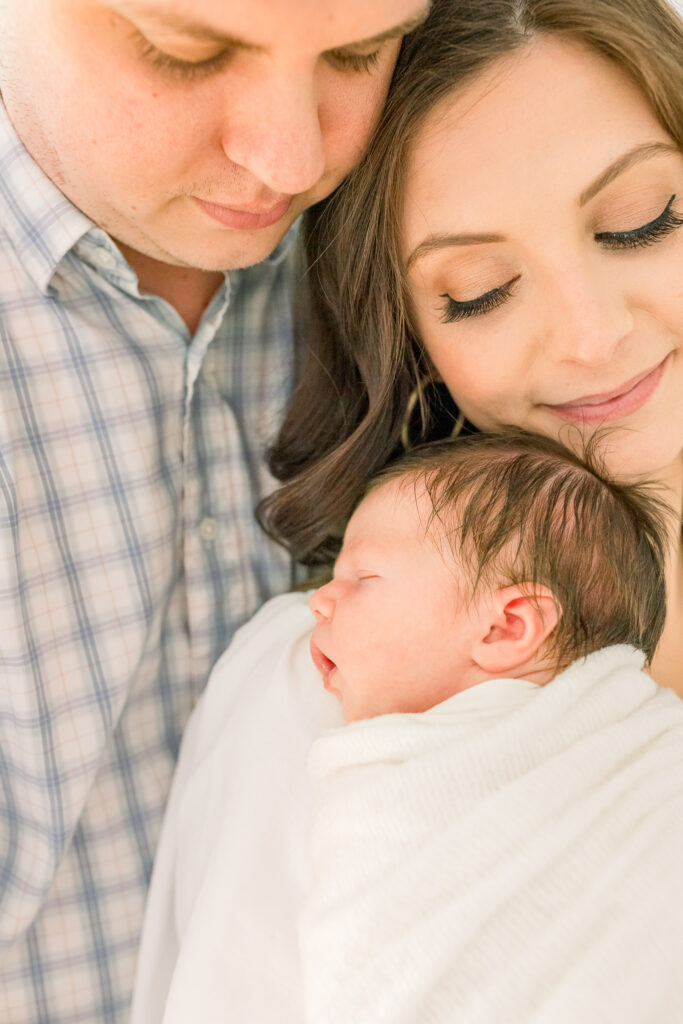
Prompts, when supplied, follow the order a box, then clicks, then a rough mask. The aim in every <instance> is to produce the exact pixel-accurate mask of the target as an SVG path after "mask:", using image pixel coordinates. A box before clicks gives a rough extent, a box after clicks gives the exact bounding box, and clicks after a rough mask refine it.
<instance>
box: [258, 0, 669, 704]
mask: <svg viewBox="0 0 683 1024" xmlns="http://www.w3.org/2000/svg"><path fill="white" fill-rule="evenodd" d="M435 7H436V11H435V15H436V16H435V18H434V20H433V21H432V20H430V21H428V22H427V23H426V24H425V26H424V27H423V28H422V29H421V30H420V31H419V32H417V33H415V34H414V35H413V36H412V37H411V38H410V39H409V41H408V42H407V44H406V46H405V49H404V52H403V53H402V56H401V62H400V64H399V67H398V69H397V77H396V81H395V84H394V87H393V89H392V93H391V95H390V99H389V103H388V106H387V110H386V113H385V116H384V119H383V121H382V124H381V126H380V129H379V131H378V133H377V137H376V140H375V143H374V145H373V147H372V149H371V151H370V153H369V154H368V156H367V158H366V159H365V161H364V162H363V164H362V165H361V167H360V168H359V169H358V170H357V172H355V173H354V174H353V175H352V176H351V177H350V178H349V179H348V180H347V181H346V182H345V183H344V185H342V186H341V188H340V189H338V190H337V192H336V193H335V194H334V195H333V196H332V197H331V198H330V199H329V200H328V201H327V202H326V203H323V204H321V205H320V206H319V207H318V208H316V209H315V210H313V211H312V212H311V213H310V214H309V216H308V221H307V224H306V236H307V250H308V253H307V254H308V258H309V261H310V265H311V267H312V271H311V274H310V280H309V283H310V294H311V313H312V317H311V322H310V325H309V330H308V333H307V337H308V340H309V345H310V353H309V356H308V358H307V360H306V363H305V366H304V368H303V372H302V376H301V383H300V385H299V389H298V391H297V394H296V395H295V397H294V400H293V402H292V405H291V407H290V410H289V413H288V416H287V419H286V422H285V424H284V427H283V429H282V433H281V435H280V438H279V441H278V444H277V446H276V448H275V450H274V452H273V457H272V466H273V469H274V471H275V473H276V475H277V476H278V477H279V478H280V479H281V480H284V481H286V484H285V486H284V487H283V488H282V489H281V490H280V491H279V492H278V493H276V494H275V496H274V497H273V498H272V499H270V501H268V502H267V503H266V505H265V508H264V510H263V518H264V522H265V523H266V525H267V527H268V528H269V529H270V530H271V532H272V533H274V534H275V535H276V536H279V537H280V538H281V539H283V540H284V541H285V543H287V544H288V545H289V546H290V547H291V549H292V550H293V552H294V553H295V554H297V555H298V556H299V557H303V558H305V559H308V560H311V561H315V560H325V559H327V558H329V556H330V554H331V553H333V552H334V550H335V542H336V538H337V537H338V536H339V531H340V527H343V524H344V521H345V519H346V518H347V517H348V514H349V512H350V510H351V509H352V508H353V506H354V504H355V503H356V501H357V500H358V497H359V495H360V494H361V493H362V491H363V487H364V485H365V482H366V480H367V479H368V477H369V476H370V475H371V474H372V473H373V472H374V471H375V470H376V469H378V468H379V467H380V466H381V465H383V464H384V463H385V462H387V461H388V460H390V459H391V458H392V457H393V456H394V455H395V454H396V452H397V450H398V449H399V447H400V438H401V430H402V424H403V421H404V418H405V414H406V408H407V405H408V402H409V395H410V394H411V392H412V391H414V389H417V392H418V394H419V396H420V408H421V412H422V425H423V427H424V431H423V434H425V435H426V436H430V437H434V436H439V434H443V433H444V432H447V431H450V430H451V429H452V423H453V421H455V420H457V417H458V410H460V411H461V412H462V413H463V414H464V415H465V416H466V417H467V419H468V421H469V422H470V423H471V424H472V425H474V427H478V428H482V429H483V428H486V429H501V428H503V427H504V425H505V424H506V423H513V424H517V425H520V426H524V427H527V428H529V429H532V430H537V431H540V432H542V433H547V434H550V435H552V436H559V437H561V438H562V439H563V440H565V441H566V442H568V443H574V442H577V443H578V441H579V438H580V435H581V434H582V433H588V434H590V433H591V432H592V431H593V430H594V429H595V428H596V426H598V425H599V424H603V423H604V424H605V425H608V426H609V427H610V428H611V429H612V430H613V434H612V436H611V438H610V445H611V448H612V453H611V456H610V459H609V465H610V468H611V469H612V470H613V471H614V472H615V473H618V474H623V475H624V476H627V477H628V476H632V477H637V476H641V475H644V476H647V477H651V478H653V479H656V480H658V481H660V482H661V483H662V484H663V485H666V487H667V489H668V490H669V496H670V500H671V501H672V502H673V503H674V506H675V508H676V509H681V507H682V505H683V403H681V401H680V399H681V397H682V396H683V351H682V347H683V297H682V294H681V280H682V279H683V231H681V230H679V229H680V228H681V224H683V158H682V156H681V148H682V147H683V99H682V97H683V28H682V26H681V20H680V18H679V17H677V15H676V14H675V12H674V11H673V10H672V9H671V8H670V7H669V6H668V5H667V4H666V3H665V2H664V0H518V2H513V0H491V2H488V0H487V2H484V0H482V2H471V3H453V2H452V0H446V2H443V0H441V2H437V4H436V5H435ZM406 68H407V69H409V70H408V73H405V72H404V69H406ZM468 236H474V237H468ZM435 378H438V379H440V380H442V381H443V382H444V383H445V385H446V387H447V389H448V391H449V392H450V395H452V397H453V399H454V400H455V403H456V405H455V406H453V407H452V408H451V416H450V424H444V416H443V413H444V391H443V389H439V388H438V387H434V386H432V385H431V384H430V385H429V386H426V387H425V386H424V384H423V383H421V382H424V381H425V380H428V381H433V380H434V379H435ZM331 382H332V384H333V387H331ZM620 396H621V397H620ZM448 418H449V417H448V416H447V417H446V419H448ZM682 622H683V548H682V547H681V544H680V538H675V540H674V541H672V550H671V559H670V567H669V615H668V622H667V628H666V632H665V635H664V638H663V640H662V643H661V645H660V650H659V653H658V657H657V658H656V660H655V663H654V666H653V674H654V676H655V678H656V679H657V680H658V681H659V682H660V683H662V684H663V685H666V686H671V687H674V688H678V690H679V692H680V693H681V694H683V674H682V673H681V670H680V666H681V665H683V628H681V623H682Z"/></svg>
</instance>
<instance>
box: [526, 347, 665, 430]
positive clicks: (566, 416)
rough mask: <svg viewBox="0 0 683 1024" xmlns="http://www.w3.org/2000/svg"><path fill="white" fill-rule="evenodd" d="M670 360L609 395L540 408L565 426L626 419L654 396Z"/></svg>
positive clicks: (586, 396)
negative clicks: (558, 419) (561, 421)
mask: <svg viewBox="0 0 683 1024" xmlns="http://www.w3.org/2000/svg"><path fill="white" fill-rule="evenodd" d="M670 359H671V353H669V355H668V356H666V357H665V358H664V359H662V360H661V362H659V363H657V365H656V366H655V367H653V368H651V369H649V370H646V371H644V372H643V373H640V374H637V375H636V377H635V378H631V379H630V380H629V381H627V382H626V383H625V384H623V385H621V386H620V387H617V388H615V389H614V390H613V391H611V392H605V393H603V394H599V395H585V396H583V397H581V398H577V399H575V400H574V401H571V402H565V403H562V404H559V405H551V404H543V405H542V408H545V409H549V410H550V412H552V413H555V415H556V416H559V417H560V419H563V420H566V421H567V422H568V423H592V424H598V423H605V422H609V421H614V420H621V419H625V418H626V417H627V416H631V415H632V414H633V413H635V412H637V411H638V409H640V408H641V407H642V406H643V405H645V403H646V402H647V401H648V400H649V399H650V398H651V396H652V395H653V394H654V393H655V391H656V390H657V388H658V386H659V383H660V381H661V379H662V376H663V375H664V373H665V372H666V369H667V366H668V363H669V360H670Z"/></svg>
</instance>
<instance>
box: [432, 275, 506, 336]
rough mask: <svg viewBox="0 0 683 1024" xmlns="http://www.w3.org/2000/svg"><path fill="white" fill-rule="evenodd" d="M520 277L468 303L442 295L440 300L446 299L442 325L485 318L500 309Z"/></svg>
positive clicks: (446, 294) (469, 300)
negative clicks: (468, 319) (474, 317)
mask: <svg viewBox="0 0 683 1024" xmlns="http://www.w3.org/2000/svg"><path fill="white" fill-rule="evenodd" d="M520 276H521V275H520V274H517V276H516V277H513V278H512V280H510V281H508V282H507V284H501V285H500V286H499V287H498V288H492V289H491V291H490V292H485V293H484V294H483V295H479V296H478V298H476V299H468V300H467V301H466V302H456V301H455V299H452V298H451V297H450V295H449V294H448V293H445V294H444V295H440V296H439V298H441V299H446V305H445V306H444V309H443V314H442V316H441V323H443V324H453V323H457V322H458V320H466V319H467V317H470V316H483V315H484V313H491V312H492V311H493V310H494V309H498V307H499V306H502V305H503V303H504V302H507V300H508V299H509V298H510V296H511V295H512V289H513V287H514V285H515V284H516V283H517V281H519V278H520Z"/></svg>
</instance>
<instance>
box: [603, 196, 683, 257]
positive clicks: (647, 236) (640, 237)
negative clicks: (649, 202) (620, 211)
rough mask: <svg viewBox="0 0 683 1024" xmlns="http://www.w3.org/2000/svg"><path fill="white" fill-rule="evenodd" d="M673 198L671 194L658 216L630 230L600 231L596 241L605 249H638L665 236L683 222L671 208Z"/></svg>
mask: <svg viewBox="0 0 683 1024" xmlns="http://www.w3.org/2000/svg"><path fill="white" fill-rule="evenodd" d="M675 198H676V196H675V195H673V196H671V198H670V199H669V202H668V203H667V204H666V206H665V207H664V210H663V211H662V213H660V215H659V217H656V218H655V219H654V220H651V221H650V222H649V223H648V224H643V226H642V227H640V228H633V230H632V231H600V232H598V234H596V235H595V240H596V242H600V244H601V245H603V246H604V247H605V248H607V249H639V248H642V247H643V246H646V245H652V244H653V243H654V242H658V241H659V240H660V239H662V238H666V236H667V235H670V234H671V232H672V231H675V230H676V228H679V227H681V225H682V224H683V217H679V215H678V214H677V213H676V211H675V210H674V209H673V208H672V207H673V203H674V200H675Z"/></svg>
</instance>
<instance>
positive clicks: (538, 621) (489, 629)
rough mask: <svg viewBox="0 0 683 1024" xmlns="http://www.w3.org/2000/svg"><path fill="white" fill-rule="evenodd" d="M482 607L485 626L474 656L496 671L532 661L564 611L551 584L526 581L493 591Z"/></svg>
mask: <svg viewBox="0 0 683 1024" xmlns="http://www.w3.org/2000/svg"><path fill="white" fill-rule="evenodd" d="M481 611H482V613H483V614H482V616H481V624H482V630H481V635H480V640H479V641H478V642H477V643H476V644H475V647H474V651H473V652H472V657H473V659H474V661H475V662H476V663H477V665H479V667H480V668H481V669H483V670H484V672H489V673H491V674H493V675H505V674H506V673H507V672H511V671H513V669H516V668H519V667H520V666H521V665H524V664H525V663H526V662H528V661H531V660H532V659H533V658H534V657H535V656H536V654H537V653H538V651H539V649H540V647H541V646H542V644H543V643H544V641H545V640H546V639H547V637H548V636H549V635H550V633H552V631H553V630H554V628H555V626H556V625H557V622H558V619H559V617H560V614H561V612H560V609H559V608H558V606H557V604H556V602H555V599H554V597H553V595H552V594H551V592H550V591H549V590H548V588H547V587H540V586H536V587H533V586H532V585H531V584H523V583H522V584H519V585H515V586H510V587H503V588H502V589H501V590H495V591H493V592H492V593H491V594H490V595H489V597H488V599H487V600H486V601H485V602H484V605H483V607H482V608H481Z"/></svg>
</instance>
